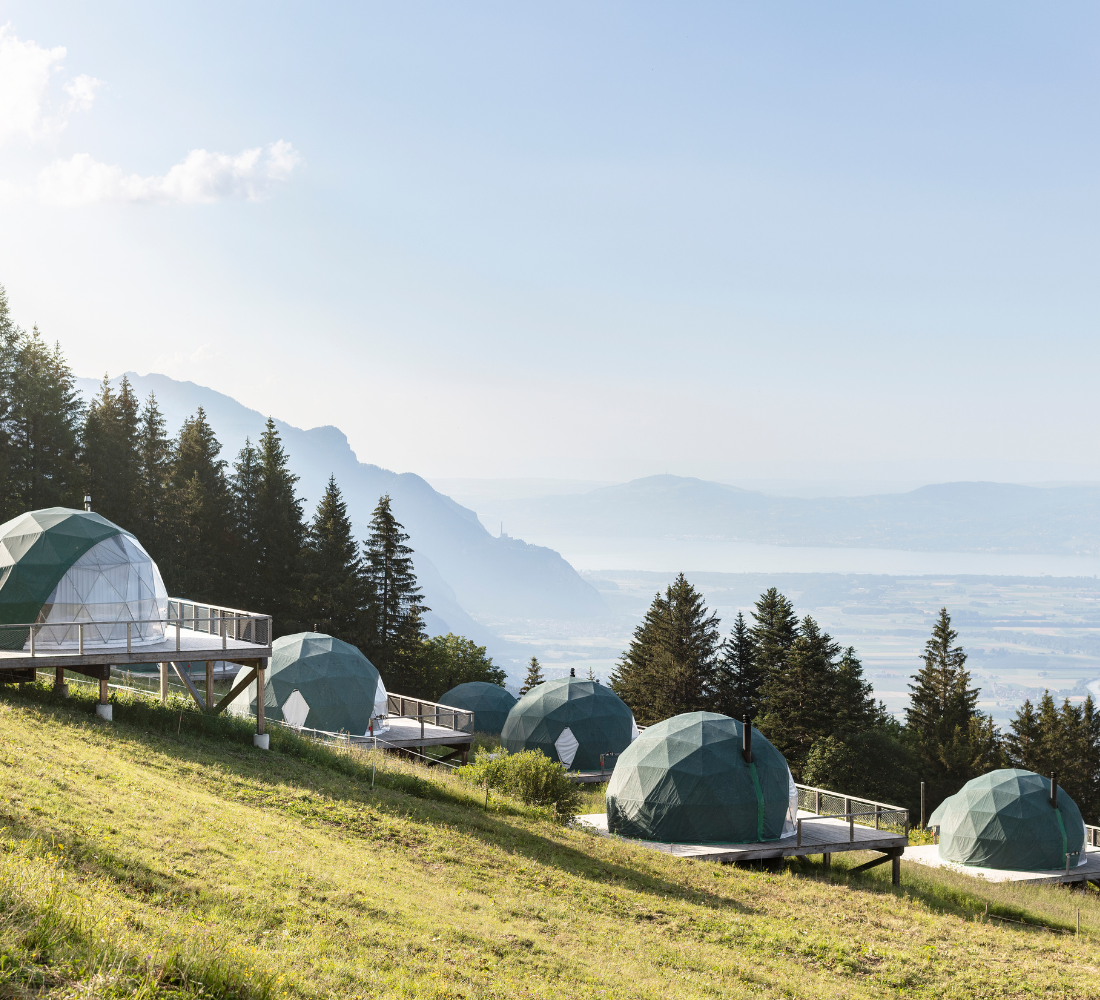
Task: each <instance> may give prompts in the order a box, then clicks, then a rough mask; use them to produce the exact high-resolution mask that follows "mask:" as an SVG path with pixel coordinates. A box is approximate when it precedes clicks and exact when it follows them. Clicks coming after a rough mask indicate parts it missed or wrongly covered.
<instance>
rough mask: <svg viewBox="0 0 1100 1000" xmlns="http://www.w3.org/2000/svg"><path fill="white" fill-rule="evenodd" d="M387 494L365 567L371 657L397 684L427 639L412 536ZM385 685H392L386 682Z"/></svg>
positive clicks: (367, 547) (372, 524) (372, 526)
mask: <svg viewBox="0 0 1100 1000" xmlns="http://www.w3.org/2000/svg"><path fill="white" fill-rule="evenodd" d="M391 502H392V501H391V500H390V497H389V495H388V494H387V495H386V496H383V497H381V498H380V499H379V501H378V506H377V507H375V508H374V514H373V516H372V518H371V522H370V532H369V534H368V536H367V540H366V542H365V545H364V548H365V559H364V564H365V566H364V568H365V575H366V579H367V583H368V586H369V592H370V602H371V614H372V635H371V643H370V650H369V651H368V652H367V655H368V657H369V658H370V659H371V660H372V661H373V662H374V664H375V666H377V667H378V669H379V670H380V671H384V674H383V676H384V677H385V676H386V674H387V673H388V674H389V676H390V677H391V678H392V679H393V682H399V681H400V676H401V673H402V672H403V671H404V672H406V673H411V672H413V670H414V667H415V663H414V661H415V658H416V657H417V655H419V653H420V647H421V645H422V644H423V641H424V638H425V636H424V626H423V620H422V615H423V613H424V612H425V611H427V610H429V609H428V608H427V607H426V606H425V605H424V600H423V598H422V597H421V594H420V587H419V586H418V585H417V582H416V573H415V571H414V569H413V561H412V554H413V550H412V549H411V548H410V547H409V546H408V545H406V544H405V543H406V542H407V541H408V540H409V536H408V535H407V534H406V533H405V528H404V525H402V524H401V523H400V522H398V520H397V519H396V518H395V517H394V515H393V511H392V509H391V506H390V505H391ZM387 683H391V682H390V681H387Z"/></svg>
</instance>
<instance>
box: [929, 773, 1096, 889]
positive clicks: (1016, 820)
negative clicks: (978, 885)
mask: <svg viewBox="0 0 1100 1000" xmlns="http://www.w3.org/2000/svg"><path fill="white" fill-rule="evenodd" d="M1057 802H1058V805H1057V807H1054V806H1051V804H1050V779H1049V778H1044V777H1043V776H1042V775H1039V774H1035V772H1033V771H1021V770H1017V769H1004V770H999V771H990V772H989V774H983V775H982V776H981V777H980V778H974V779H972V780H971V781H968V782H967V783H966V784H965V785H963V787H962V788H961V789H960V790H959V791H958V792H956V793H955V794H954V795H951V796H949V797H948V798H946V799H944V800H943V802H941V803H940V804H939V805H938V806H937V807H936V809H935V811H934V812H933V813H932V816H931V818H930V819H929V821H928V825H929V826H937V827H939V830H940V836H939V841H940V844H939V855H940V857H941V858H943V859H944V860H945V861H954V862H956V863H958V864H962V865H976V866H978V867H981V868H1002V869H1006V870H1008V871H1048V870H1051V869H1055V868H1065V866H1066V855H1067V854H1069V856H1070V857H1069V864H1070V867H1071V868H1072V867H1074V866H1076V865H1078V864H1084V863H1085V854H1084V851H1085V824H1084V821H1083V820H1082V819H1081V812H1080V810H1079V809H1078V808H1077V804H1076V803H1075V802H1074V801H1073V799H1071V798H1070V797H1069V796H1068V795H1067V794H1066V792H1065V791H1064V790H1063V789H1062V788H1061V787H1059V788H1058V795H1057Z"/></svg>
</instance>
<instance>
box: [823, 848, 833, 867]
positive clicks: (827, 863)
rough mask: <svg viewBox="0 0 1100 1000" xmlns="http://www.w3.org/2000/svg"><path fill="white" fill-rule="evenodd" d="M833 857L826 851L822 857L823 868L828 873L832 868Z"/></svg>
mask: <svg viewBox="0 0 1100 1000" xmlns="http://www.w3.org/2000/svg"><path fill="white" fill-rule="evenodd" d="M832 862H833V856H832V855H831V854H830V853H828V851H826V852H825V853H824V854H822V855H821V867H822V868H824V869H825V871H828V870H829V869H830V867H832Z"/></svg>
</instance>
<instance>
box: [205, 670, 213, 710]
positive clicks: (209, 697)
mask: <svg viewBox="0 0 1100 1000" xmlns="http://www.w3.org/2000/svg"><path fill="white" fill-rule="evenodd" d="M213 704H214V661H213V660H207V661H206V707H207V709H209V708H211V707H212V706H213Z"/></svg>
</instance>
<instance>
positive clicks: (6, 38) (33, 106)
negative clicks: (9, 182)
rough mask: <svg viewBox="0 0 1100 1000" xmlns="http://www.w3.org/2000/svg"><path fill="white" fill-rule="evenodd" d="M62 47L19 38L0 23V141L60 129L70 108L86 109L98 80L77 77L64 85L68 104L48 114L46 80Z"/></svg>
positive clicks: (56, 65) (31, 137) (32, 137)
mask: <svg viewBox="0 0 1100 1000" xmlns="http://www.w3.org/2000/svg"><path fill="white" fill-rule="evenodd" d="M64 59H65V48H64V46H60V45H59V46H57V47H56V48H52V49H44V48H42V47H41V46H40V45H38V44H37V43H36V42H31V41H26V42H24V41H21V40H20V39H18V38H16V37H15V35H13V34H12V33H11V30H10V26H8V25H3V26H0V142H4V141H6V140H8V139H12V138H16V137H22V138H25V139H29V140H31V141H33V140H36V139H40V138H42V137H43V136H47V135H51V134H53V133H56V132H59V131H61V129H63V128H64V127H65V124H66V122H67V121H68V118H69V115H71V114H72V113H73V112H74V111H87V110H88V109H89V108H91V106H92V102H93V101H94V100H95V92H96V88H97V87H99V86H100V81H99V80H96V79H95V78H94V77H91V76H78V77H76V78H75V79H74V80H70V81H69V82H68V83H67V84H66V85H65V91H66V92H67V93H68V95H69V98H70V99H69V101H68V103H67V104H66V105H65V106H64V107H63V108H61V109H60V110H59V111H57V112H56V113H55V114H50V113H49V108H48V102H47V96H48V91H49V86H50V79H51V78H52V77H53V75H54V74H55V73H56V72H57V71H59V70H60V69H61V64H62V62H63V61H64Z"/></svg>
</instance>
